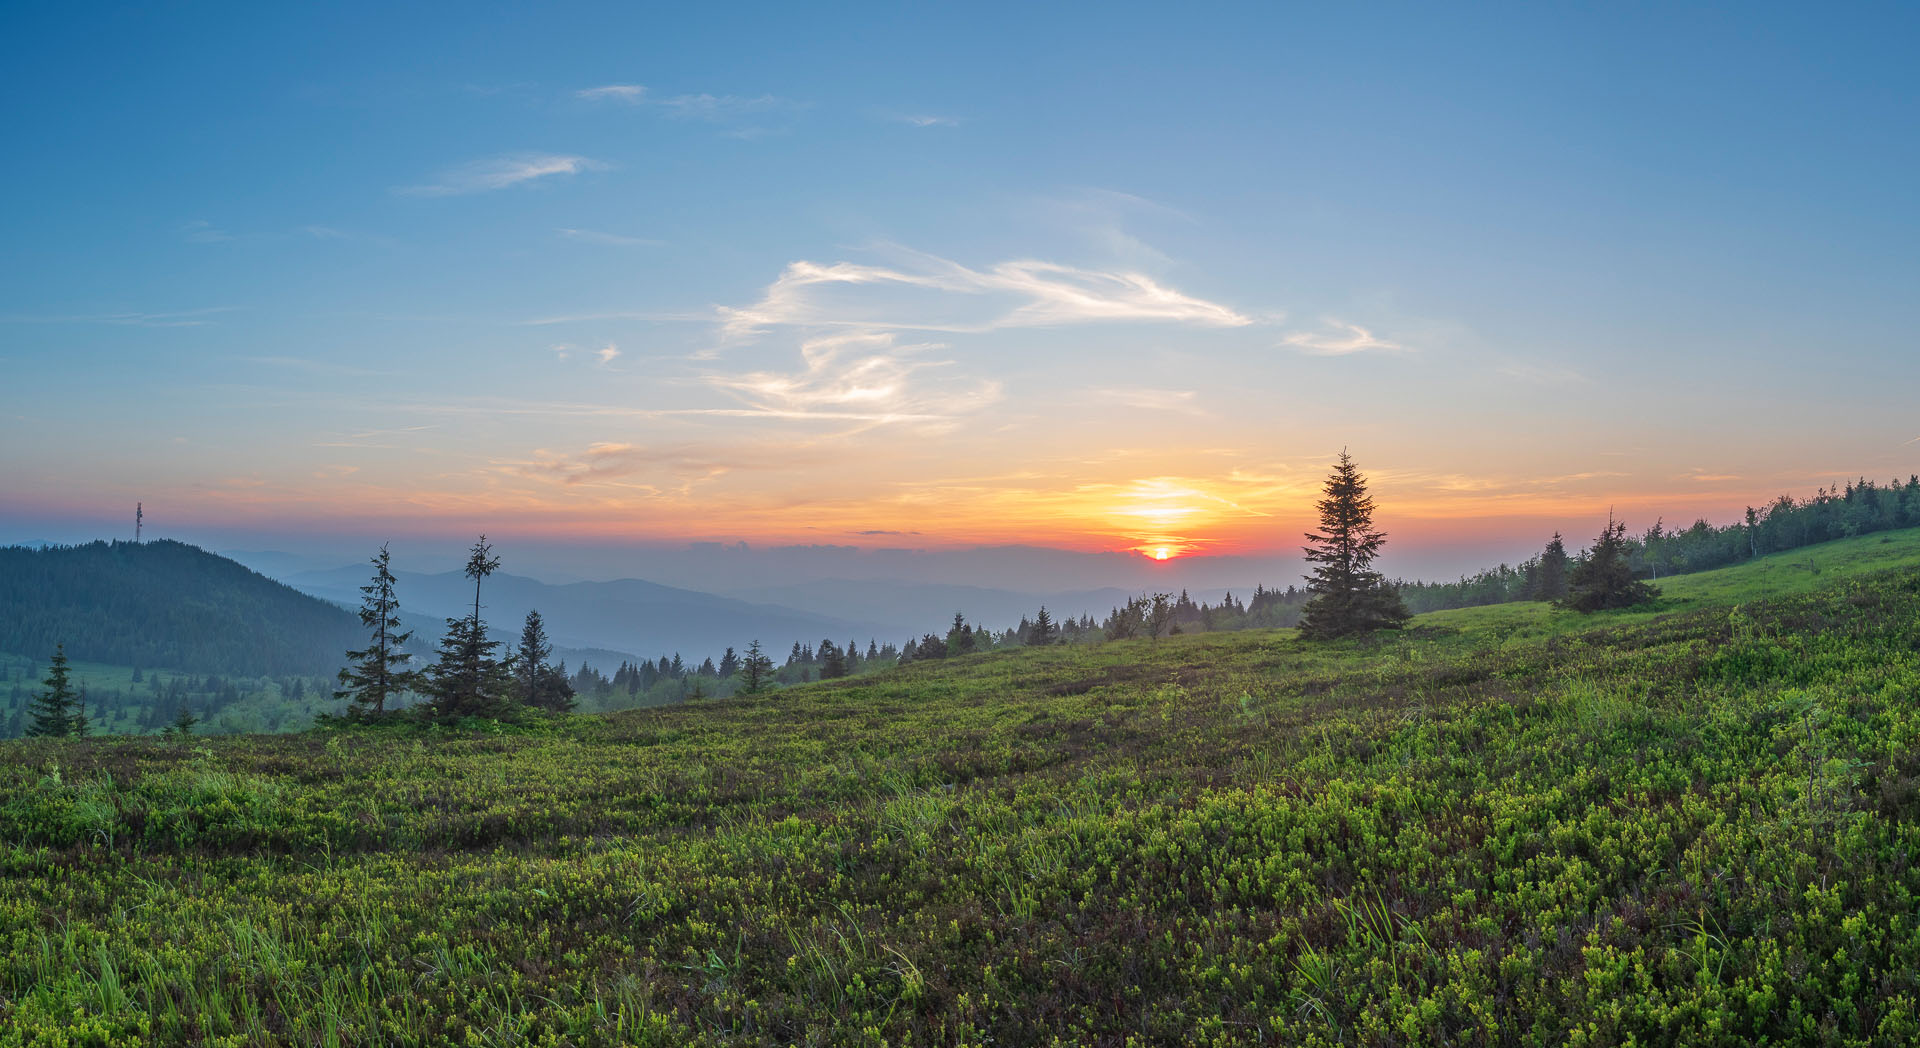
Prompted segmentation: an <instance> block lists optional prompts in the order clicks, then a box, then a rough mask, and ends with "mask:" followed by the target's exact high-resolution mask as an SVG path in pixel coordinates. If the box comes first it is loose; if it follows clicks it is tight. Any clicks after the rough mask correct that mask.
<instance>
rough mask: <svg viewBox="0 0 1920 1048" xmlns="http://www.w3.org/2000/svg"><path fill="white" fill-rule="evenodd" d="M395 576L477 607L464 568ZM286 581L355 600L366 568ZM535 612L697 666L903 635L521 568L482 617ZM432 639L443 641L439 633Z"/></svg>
mask: <svg viewBox="0 0 1920 1048" xmlns="http://www.w3.org/2000/svg"><path fill="white" fill-rule="evenodd" d="M394 576H395V577H396V578H397V579H398V580H399V583H398V590H399V596H400V607H401V609H402V610H403V611H404V612H408V613H413V614H420V615H431V616H435V617H439V618H446V617H456V616H460V615H465V614H470V613H471V612H472V609H473V580H472V579H469V578H467V577H466V576H465V575H463V574H461V573H460V572H451V571H450V572H444V573H440V574H432V575H427V574H420V573H416V572H408V571H396V572H394ZM283 581H285V582H286V583H287V584H288V585H290V586H293V587H294V588H296V589H298V590H300V591H302V592H304V593H307V594H310V595H312V596H314V597H318V598H321V599H323V600H331V601H338V602H341V603H347V604H357V603H358V601H359V590H358V588H359V586H361V585H362V584H363V583H364V582H365V581H366V569H365V568H364V567H360V566H346V567H339V568H332V569H329V570H327V571H309V572H300V573H297V574H293V575H288V576H285V577H284V579H283ZM530 610H538V611H539V612H540V617H541V618H542V619H543V620H545V622H546V627H547V634H548V636H550V637H551V638H552V639H553V642H554V643H555V644H556V645H558V646H562V647H569V648H580V649H601V650H602V651H603V652H611V653H619V652H638V653H640V655H641V656H642V657H647V658H653V657H657V656H660V655H667V656H671V655H674V654H679V655H682V656H683V657H685V658H687V659H690V660H691V661H692V662H694V663H695V664H698V663H699V662H700V660H702V659H704V658H708V657H712V658H713V659H715V660H718V659H719V657H720V654H721V652H723V651H724V650H726V649H727V648H728V647H732V648H733V649H734V650H736V651H742V650H745V648H746V646H747V645H748V644H749V643H750V642H752V641H754V640H756V639H757V640H759V641H760V642H761V644H762V645H763V646H764V647H766V649H767V650H768V651H771V652H774V653H776V654H778V653H779V652H782V651H785V650H786V649H787V648H788V647H789V646H790V645H792V644H794V643H795V642H799V643H802V644H807V645H812V644H815V643H818V642H819V641H820V640H822V639H824V638H832V639H833V640H834V641H836V642H838V643H842V644H844V643H846V641H847V640H849V639H850V638H857V639H858V640H860V641H861V642H862V643H863V644H864V643H865V642H866V641H867V640H869V639H872V638H879V639H881V640H886V639H889V638H892V637H894V635H895V634H900V635H902V636H904V635H905V632H906V630H904V629H903V628H901V627H899V626H896V625H889V624H887V623H886V621H885V620H884V618H882V619H881V620H880V621H862V620H860V619H856V618H851V617H847V618H843V617H840V616H835V615H822V614H816V613H813V612H806V611H799V610H796V609H793V608H789V607H783V606H779V605H774V604H764V603H755V602H752V601H746V600H739V599H736V598H733V597H722V596H716V595H714V594H711V593H702V592H700V591H698V590H688V589H679V588H676V587H673V586H663V585H660V584H659V583H654V582H646V581H643V580H640V579H619V580H615V581H612V582H569V583H564V584H559V585H552V584H548V583H544V582H541V581H539V580H537V579H531V578H527V577H524V576H520V575H509V574H495V575H493V576H491V577H489V578H488V579H487V582H486V585H485V586H484V587H482V590H481V616H482V617H483V618H485V619H486V620H487V623H488V625H490V626H491V627H493V629H494V630H496V631H498V632H501V633H507V634H517V632H518V630H519V627H520V622H521V621H522V620H523V619H525V618H526V614H527V612H528V611H530ZM422 636H423V637H424V636H426V632H425V631H422ZM432 636H433V637H435V638H437V637H438V630H434V631H433V633H432ZM429 643H431V642H429ZM597 668H599V669H602V670H611V669H613V668H614V667H611V666H597Z"/></svg>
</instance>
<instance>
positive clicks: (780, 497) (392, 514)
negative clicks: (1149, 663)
mask: <svg viewBox="0 0 1920 1048" xmlns="http://www.w3.org/2000/svg"><path fill="white" fill-rule="evenodd" d="M1182 457H1183V456H1179V455H1169V456H1167V459H1164V460H1157V461H1153V462H1152V465H1149V466H1148V468H1152V466H1153V465H1174V464H1176V463H1175V461H1174V460H1178V459H1180V458H1182ZM1124 461H1126V462H1127V464H1128V465H1130V466H1133V468H1135V469H1138V468H1139V465H1138V463H1139V462H1140V460H1139V459H1138V458H1128V459H1126V460H1124ZM1119 468H1120V469H1125V468H1126V467H1125V466H1121V467H1119ZM1325 468H1326V467H1325V465H1324V464H1323V463H1319V462H1316V461H1311V460H1301V461H1298V462H1295V463H1290V464H1287V465H1281V464H1277V463H1276V464H1273V465H1261V464H1247V465H1235V464H1233V463H1232V462H1231V461H1228V462H1225V463H1222V464H1221V465H1220V466H1219V467H1218V469H1217V472H1215V473H1212V474H1210V475H1195V474H1185V475H1169V474H1162V475H1148V476H1141V475H1140V474H1139V473H1133V472H1119V471H1118V470H1117V469H1116V468H1115V466H1113V465H1104V464H1099V463H1089V464H1084V465H1083V464H1080V463H1054V462H1049V463H1045V464H1044V465H1042V466H1038V467H1035V468H1031V469H1025V470H1009V471H1006V472H992V471H981V472H980V473H960V474H959V475H955V474H953V473H946V474H934V475H933V476H932V477H930V478H922V477H912V478H906V479H894V480H879V481H876V480H874V479H872V478H859V479H850V478H848V477H846V476H845V475H831V476H825V477H822V476H820V475H818V474H815V473H812V472H802V473H798V474H793V475H785V474H783V475H781V476H780V477H779V479H778V480H777V481H776V482H774V483H768V481H767V475H766V474H764V473H762V474H754V475H749V474H747V473H744V472H741V473H716V474H713V475H711V476H704V477H701V478H698V479H695V480H692V481H689V482H687V483H683V484H681V485H679V486H677V487H671V488H670V487H666V486H664V485H663V486H650V485H640V484H635V483H631V482H629V481H628V480H627V479H626V478H625V477H624V476H610V477H599V476H593V475H587V476H585V477H584V478H574V479H564V478H563V479H561V480H557V481H556V480H553V479H551V478H549V477H547V476H545V475H543V474H540V473H539V472H538V471H534V472H533V473H532V474H531V475H530V474H529V472H528V471H527V470H524V469H509V468H504V467H500V466H497V465H491V464H489V465H486V466H482V467H479V468H477V469H476V470H474V471H471V472H468V473H457V472H450V473H448V474H444V475H442V476H440V477H436V478H432V479H433V480H436V481H439V483H430V484H418V483H414V482H411V478H408V477H406V476H405V475H404V473H403V471H395V472H392V473H388V472H387V471H386V470H380V469H371V468H370V469H367V470H364V471H361V472H358V473H353V474H345V473H340V474H327V475H325V476H322V475H319V474H306V475H301V474H294V473H285V474H280V475H275V474H273V473H271V472H266V471H262V472H260V473H257V474H251V475H246V474H241V475H234V476H229V477H223V478H220V479H217V480H213V481H202V482H199V483H189V484H186V485H183V486H182V487H181V489H180V490H181V491H182V492H183V494H185V495H189V496H191V498H190V501H189V500H185V499H183V501H182V503H180V504H177V505H174V506H172V507H169V506H167V505H165V504H164V503H156V501H155V500H154V499H153V498H152V497H151V494H152V493H151V491H150V490H149V487H148V485H147V484H146V483H145V482H135V481H132V480H129V481H127V482H125V483H124V484H123V485H117V486H115V487H113V488H111V489H103V490H101V491H99V492H96V493H95V494H94V496H93V498H90V499H87V500H75V501H74V502H71V503H65V504H62V503H61V502H59V501H55V500H49V501H50V502H52V503H53V505H50V506H47V507H45V508H46V509H56V507H57V511H65V512H67V513H72V514H75V515H93V513H94V512H95V511H96V510H97V511H98V512H99V514H100V515H101V516H103V517H106V516H112V517H114V518H115V519H117V517H118V515H119V513H118V511H119V509H120V504H121V503H122V502H125V503H126V504H128V505H131V504H132V503H133V501H135V499H137V498H142V497H144V500H145V502H146V504H147V506H148V510H149V518H150V520H151V519H154V518H158V519H160V520H162V521H163V522H167V523H168V524H171V525H182V526H185V525H195V526H215V527H222V528H233V527H246V528H271V529H281V528H284V529H287V530H295V531H302V532H312V531H322V532H324V531H335V530H339V531H355V530H358V529H362V528H371V529H375V530H377V531H381V532H388V533H392V534H417V535H426V534H461V533H468V532H479V531H486V532H488V533H490V534H515V535H519V536H522V537H526V538H540V539H543V540H548V541H559V542H567V541H574V542H585V543H602V542H616V543H617V542H638V543H665V544H677V543H684V542H728V543H731V542H736V541H744V542H747V543H749V544H751V545H754V546H779V545H813V544H818V545H844V546H857V547H862V548H867V549H877V548H910V549H951V548H960V547H975V546H994V545H1032V546H1044V547H1050V548H1056V549H1066V550H1072V551H1076V552H1108V553H1129V554H1133V555H1136V556H1140V557H1142V558H1145V559H1148V560H1153V561H1171V560H1177V559H1181V558H1187V557H1205V556H1220V555H1243V556H1244V555H1256V556H1257V555H1265V554H1271V553H1278V554H1283V555H1287V556H1292V555H1294V553H1295V551H1296V550H1297V548H1298V546H1299V545H1300V543H1301V541H1302V538H1303V533H1304V532H1305V531H1307V530H1310V529H1311V528H1312V526H1313V504H1314V500H1315V499H1316V498H1317V497H1318V496H1319V493H1320V492H1319V487H1320V484H1321V482H1322V480H1323V479H1324V476H1325ZM1363 468H1364V464H1363ZM1369 479H1370V481H1372V487H1373V492H1374V495H1375V498H1376V499H1377V500H1378V503H1379V512H1378V515H1377V516H1376V523H1377V524H1378V525H1380V526H1381V527H1382V528H1383V529H1384V530H1386V531H1387V532H1388V534H1389V535H1390V536H1392V543H1393V548H1395V549H1402V548H1405V546H1404V545H1403V543H1404V542H1405V541H1406V540H1409V539H1412V540H1416V541H1418V542H1419V543H1420V544H1422V545H1427V546H1433V545H1449V544H1455V543H1461V544H1467V543H1478V542H1484V541H1486V540H1487V539H1488V538H1489V537H1490V536H1507V535H1513V536H1520V537H1523V538H1525V539H1526V541H1527V542H1529V543H1531V542H1533V541H1534V540H1535V539H1536V538H1537V539H1539V540H1540V541H1544V536H1545V535H1546V534H1548V533H1550V532H1551V531H1553V530H1555V529H1560V530H1564V531H1566V533H1567V534H1568V536H1569V537H1571V538H1584V537H1585V536H1586V535H1587V534H1588V532H1590V531H1597V529H1598V526H1599V525H1598V523H1592V524H1591V525H1590V526H1589V524H1588V523H1586V522H1587V521H1589V520H1591V521H1603V520H1604V519H1605V515H1606V512H1607V509H1608V508H1609V507H1613V508H1614V509H1615V510H1616V512H1618V513H1619V514H1620V515H1621V516H1622V518H1623V519H1626V520H1628V521H1629V522H1630V523H1631V524H1632V526H1633V527H1635V528H1636V529H1637V528H1639V527H1643V526H1645V525H1646V524H1650V523H1651V522H1652V520H1653V519H1654V518H1655V517H1656V516H1662V515H1664V516H1665V518H1666V519H1667V521H1668V522H1669V525H1670V526H1673V524H1674V522H1676V521H1682V520H1686V521H1690V520H1691V519H1692V518H1693V516H1694V515H1699V516H1703V517H1706V518H1707V519H1709V520H1710V521H1711V522H1713V523H1716V524H1722V523H1730V522H1732V521H1733V520H1734V519H1736V518H1737V516H1738V510H1739V507H1740V506H1743V505H1745V504H1746V503H1747V502H1748V501H1754V500H1753V499H1748V498H1746V497H1745V491H1746V489H1747V488H1748V487H1753V488H1757V489H1759V490H1765V489H1764V488H1760V487H1759V486H1760V484H1766V485H1767V486H1769V487H1774V488H1777V489H1783V490H1801V491H1810V490H1811V488H1812V487H1813V486H1814V485H1813V484H1811V483H1809V482H1804V481H1801V482H1796V481H1794V480H1791V479H1789V480H1779V481H1775V480H1764V481H1759V482H1754V481H1735V480H1727V479H1725V478H1721V477H1713V478H1711V482H1710V483H1707V482H1700V481H1695V480H1693V479H1692V478H1686V479H1684V480H1677V481H1668V482H1666V483H1664V484H1657V485H1645V486H1644V487H1642V489H1641V490H1639V491H1637V492H1622V491H1620V490H1619V489H1618V488H1617V487H1616V486H1615V485H1617V484H1619V483H1620V480H1619V479H1617V476H1616V475H1593V476H1586V475H1574V476H1567V477H1556V478H1532V477H1528V476H1526V475H1524V474H1513V475H1488V476H1472V477H1468V476H1460V475H1455V474H1433V473H1423V472H1418V471H1412V470H1407V471H1399V470H1389V469H1380V470H1377V471H1375V472H1373V473H1372V474H1371V475H1370V477H1369ZM94 499H98V500H99V501H100V502H101V503H102V505H98V506H95V505H94V504H93V501H94ZM82 501H84V502H85V503H86V504H85V505H82V504H80V503H81V502H82Z"/></svg>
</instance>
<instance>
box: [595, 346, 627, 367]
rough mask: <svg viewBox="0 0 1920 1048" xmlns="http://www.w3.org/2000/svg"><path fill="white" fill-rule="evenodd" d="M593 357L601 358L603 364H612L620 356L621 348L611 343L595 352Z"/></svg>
mask: <svg viewBox="0 0 1920 1048" xmlns="http://www.w3.org/2000/svg"><path fill="white" fill-rule="evenodd" d="M593 355H594V356H596V357H599V358H600V363H601V364H603V365H604V364H611V363H613V362H614V360H615V359H616V358H618V357H619V356H620V347H619V346H616V345H614V344H613V343H611V342H609V343H607V344H606V345H604V346H601V347H600V348H599V349H597V350H595V351H594V353H593Z"/></svg>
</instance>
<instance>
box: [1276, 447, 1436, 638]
mask: <svg viewBox="0 0 1920 1048" xmlns="http://www.w3.org/2000/svg"><path fill="white" fill-rule="evenodd" d="M1325 492H1326V497H1324V498H1322V499H1321V500H1320V502H1319V505H1318V507H1317V508H1318V509H1319V511H1320V530H1319V531H1318V532H1311V533H1309V534H1308V535H1307V541H1308V542H1309V543H1311V545H1309V546H1307V547H1306V554H1307V561H1308V562H1309V563H1311V564H1314V565H1316V567H1314V569H1313V573H1312V574H1310V575H1308V576H1307V592H1309V593H1311V594H1313V598H1312V599H1311V600H1309V601H1308V602H1307V605H1306V607H1305V608H1304V609H1302V611H1301V615H1300V632H1301V634H1302V635H1303V636H1307V637H1313V638H1316V639H1323V640H1324V639H1327V638H1331V637H1344V636H1347V635H1349V634H1354V633H1367V632H1371V631H1373V630H1380V629H1398V628H1400V626H1401V625H1402V624H1404V623H1405V622H1406V621H1407V619H1408V618H1410V617H1411V616H1410V615H1409V614H1408V612H1407V608H1406V605H1405V604H1403V603H1401V601H1400V594H1399V593H1398V592H1397V591H1395V590H1394V588H1393V587H1392V586H1390V585H1388V584H1387V580H1386V579H1385V578H1384V577H1383V576H1382V575H1381V574H1380V573H1379V572H1377V571H1374V570H1373V568H1372V564H1373V558H1375V557H1377V556H1379V554H1380V547H1381V546H1384V545H1386V542H1387V536H1386V533H1385V532H1380V531H1375V530H1374V529H1373V498H1372V497H1371V496H1369V495H1368V494H1367V478H1366V477H1364V476H1362V475H1361V473H1360V469H1359V467H1357V466H1355V465H1354V464H1353V456H1351V455H1349V454H1347V452H1346V450H1345V449H1344V448H1343V449H1341V451H1340V459H1339V461H1337V462H1336V463H1334V467H1333V472H1332V473H1330V474H1328V475H1327V483H1326V488H1325Z"/></svg>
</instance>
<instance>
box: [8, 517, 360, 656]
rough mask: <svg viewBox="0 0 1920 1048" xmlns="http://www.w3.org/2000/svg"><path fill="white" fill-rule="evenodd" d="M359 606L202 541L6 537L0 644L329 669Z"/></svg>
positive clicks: (21, 650) (350, 638)
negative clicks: (15, 540) (273, 575)
mask: <svg viewBox="0 0 1920 1048" xmlns="http://www.w3.org/2000/svg"><path fill="white" fill-rule="evenodd" d="M364 639H365V638H364V637H362V636H361V629H360V622H359V619H358V618H357V617H356V616H354V615H353V613H351V612H349V611H347V610H345V609H343V608H340V607H338V606H336V605H334V604H330V603H328V602H326V601H323V600H318V599H316V598H314V597H312V596H309V595H308V594H305V593H301V592H300V591H298V590H296V589H294V588H293V587H291V586H288V585H286V584H284V583H280V582H276V581H274V580H272V579H269V578H267V577H266V576H264V575H261V574H259V573H257V572H255V571H252V570H250V569H248V568H246V567H244V566H242V565H240V564H238V563H236V562H234V561H231V560H228V559H227V558H225V557H221V556H218V555H216V554H213V553H208V552H207V551H206V550H203V549H201V548H199V547H198V546H190V545H187V544H186V543H182V542H174V541H171V540H166V539H160V540H155V541H152V542H138V543H136V542H121V541H115V542H104V541H102V542H90V543H87V544H85V545H80V546H48V547H44V548H39V549H30V548H27V547H24V546H9V547H5V548H0V651H6V652H12V653H15V654H19V655H28V656H31V657H33V658H35V659H45V658H46V657H47V656H48V655H50V654H52V653H53V649H54V646H55V645H56V644H64V645H65V646H66V651H67V655H68V656H69V657H71V658H74V659H81V660H86V661H91V662H105V663H114V664H119V665H131V666H144V667H149V668H166V669H174V670H186V671H191V672H195V673H220V674H226V675H238V676H265V675H274V676H279V675H287V674H293V675H302V676H322V675H330V674H332V673H333V672H335V671H336V670H338V669H339V668H340V666H341V665H342V663H343V661H344V652H345V651H346V650H347V648H349V647H359V646H360V645H361V644H362V643H363V642H364Z"/></svg>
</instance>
